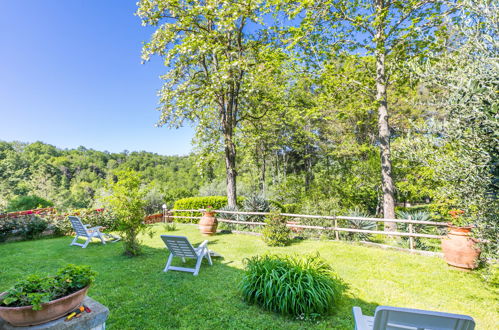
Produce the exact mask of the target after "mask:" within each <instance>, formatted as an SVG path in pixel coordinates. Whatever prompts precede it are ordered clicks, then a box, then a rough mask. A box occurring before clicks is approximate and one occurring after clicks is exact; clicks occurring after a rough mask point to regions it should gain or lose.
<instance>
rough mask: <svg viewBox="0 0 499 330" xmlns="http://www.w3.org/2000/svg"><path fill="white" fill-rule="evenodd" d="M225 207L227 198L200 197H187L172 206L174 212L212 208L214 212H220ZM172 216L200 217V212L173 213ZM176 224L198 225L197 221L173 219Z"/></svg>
mask: <svg viewBox="0 0 499 330" xmlns="http://www.w3.org/2000/svg"><path fill="white" fill-rule="evenodd" d="M226 205H227V196H202V197H187V198H182V199H179V200H177V201H175V204H173V209H174V210H199V209H204V208H207V207H208V206H211V207H213V208H214V209H215V210H220V209H221V208H223V207H225V206H226ZM173 215H174V216H186V217H201V215H202V214H201V212H174V213H173ZM175 221H177V222H193V223H198V221H199V219H188V218H185V219H184V218H175Z"/></svg>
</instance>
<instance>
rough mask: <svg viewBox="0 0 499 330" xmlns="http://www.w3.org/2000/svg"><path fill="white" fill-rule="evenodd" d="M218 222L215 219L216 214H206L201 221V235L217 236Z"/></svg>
mask: <svg viewBox="0 0 499 330" xmlns="http://www.w3.org/2000/svg"><path fill="white" fill-rule="evenodd" d="M217 227H218V220H217V218H216V217H215V212H204V213H203V216H202V217H201V219H200V220H199V230H200V231H201V234H203V235H206V236H211V235H215V234H216V233H217Z"/></svg>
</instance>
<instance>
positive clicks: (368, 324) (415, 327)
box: [352, 306, 475, 330]
mask: <svg viewBox="0 0 499 330" xmlns="http://www.w3.org/2000/svg"><path fill="white" fill-rule="evenodd" d="M352 312H353V317H354V320H355V330H425V329H431V330H473V329H475V321H474V320H473V318H471V317H469V316H467V315H460V314H451V313H441V312H432V311H425V310H421V309H412V308H399V307H389V306H378V307H377V308H376V311H375V313H374V317H373V316H366V315H362V310H361V309H360V307H354V308H353V311H352Z"/></svg>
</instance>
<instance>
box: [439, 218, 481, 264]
mask: <svg viewBox="0 0 499 330" xmlns="http://www.w3.org/2000/svg"><path fill="white" fill-rule="evenodd" d="M464 214H465V212H464V211H463V210H460V209H453V210H450V211H449V215H450V217H451V222H450V223H448V229H449V232H448V233H447V236H446V237H444V238H443V239H442V251H443V253H444V259H445V261H446V262H447V263H448V264H449V265H451V266H454V267H457V268H463V269H474V268H476V267H478V257H479V256H480V249H479V248H478V246H477V244H476V240H475V239H474V238H473V237H471V229H472V228H473V226H472V225H471V224H470V223H469V221H468V219H466V216H465V215H464Z"/></svg>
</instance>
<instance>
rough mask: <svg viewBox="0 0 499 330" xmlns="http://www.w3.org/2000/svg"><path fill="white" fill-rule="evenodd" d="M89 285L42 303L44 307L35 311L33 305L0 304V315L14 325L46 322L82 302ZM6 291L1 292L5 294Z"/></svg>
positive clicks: (64, 313) (60, 315) (61, 315)
mask: <svg viewBox="0 0 499 330" xmlns="http://www.w3.org/2000/svg"><path fill="white" fill-rule="evenodd" d="M88 288H89V287H88V286H86V287H84V288H83V289H81V290H79V291H76V292H73V293H72V294H70V295H67V296H65V297H62V298H59V299H56V300H52V301H49V302H48V303H45V304H42V309H41V310H38V311H34V310H33V308H32V306H23V307H3V306H0V317H1V318H3V319H4V320H5V321H7V322H9V323H10V324H12V325H14V326H18V327H19V326H30V325H37V324H42V323H46V322H49V321H52V320H55V319H58V318H60V317H63V316H64V315H66V314H68V313H69V312H71V311H72V310H74V309H76V307H78V306H80V305H81V302H82V301H83V299H84V298H85V296H86V295H87V291H88ZM4 294H5V292H3V293H2V294H0V297H1V296H3V295H4Z"/></svg>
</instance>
